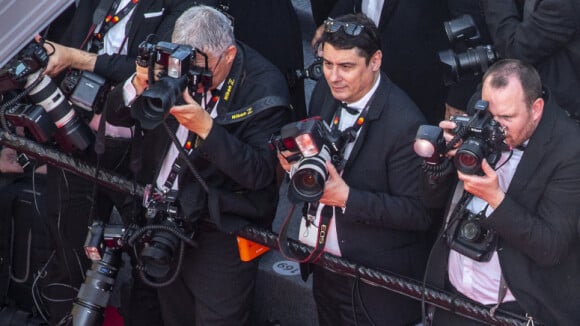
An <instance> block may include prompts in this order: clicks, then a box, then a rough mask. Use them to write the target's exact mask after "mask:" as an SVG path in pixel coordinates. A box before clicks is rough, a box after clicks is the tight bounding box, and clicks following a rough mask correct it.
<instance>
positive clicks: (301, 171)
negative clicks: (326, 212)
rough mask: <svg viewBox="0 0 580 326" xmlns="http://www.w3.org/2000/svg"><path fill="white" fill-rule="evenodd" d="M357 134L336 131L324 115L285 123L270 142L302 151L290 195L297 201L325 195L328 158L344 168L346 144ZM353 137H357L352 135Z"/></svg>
mask: <svg viewBox="0 0 580 326" xmlns="http://www.w3.org/2000/svg"><path fill="white" fill-rule="evenodd" d="M353 136H354V135H350V134H345V133H341V132H333V131H332V130H331V129H330V127H329V126H328V125H327V124H326V123H325V122H324V121H323V120H322V119H321V118H320V117H313V118H308V119H304V120H301V121H298V122H293V123H290V124H287V125H285V126H284V127H282V129H281V130H280V135H279V136H273V137H271V138H270V141H269V145H270V147H271V148H273V149H277V150H279V151H284V150H290V151H295V150H299V151H300V154H301V155H300V156H301V158H300V159H299V160H298V163H297V164H298V167H297V168H296V170H295V172H294V174H293V175H292V177H291V179H290V185H289V190H288V197H289V199H290V200H291V201H293V202H300V201H306V202H315V201H318V200H319V199H320V197H322V194H323V192H324V185H325V183H326V180H327V179H328V170H327V169H326V161H330V162H332V164H333V165H334V166H336V168H337V169H338V170H339V171H340V170H342V168H343V167H344V163H345V162H344V155H343V151H344V146H345V145H346V143H347V142H348V141H350V140H352V139H354V137H353ZM350 137H353V138H350Z"/></svg>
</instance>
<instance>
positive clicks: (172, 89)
mask: <svg viewBox="0 0 580 326" xmlns="http://www.w3.org/2000/svg"><path fill="white" fill-rule="evenodd" d="M197 55H201V56H203V57H204V58H205V65H204V66H203V67H199V66H196V65H195V58H196V56H197ZM137 64H139V65H140V66H142V67H147V68H148V69H149V72H150V78H149V83H150V86H149V87H148V88H147V89H146V90H145V91H144V92H143V94H141V96H139V97H138V98H137V99H136V100H135V102H134V103H133V105H132V110H131V115H132V117H133V118H134V119H136V120H138V121H139V122H140V123H141V127H142V128H143V129H148V130H150V129H154V128H155V127H157V126H158V125H159V124H161V123H162V122H163V120H165V118H166V117H167V115H168V114H169V109H171V107H173V106H174V105H175V103H176V102H177V100H178V99H179V98H180V97H181V94H182V92H183V91H184V90H185V87H189V90H190V91H191V92H195V90H197V88H198V85H199V84H201V85H202V86H203V88H204V89H209V88H210V87H211V85H212V82H213V74H212V72H211V71H210V70H209V68H208V64H207V56H206V55H205V54H204V53H203V52H201V51H199V50H196V49H193V48H192V47H191V46H189V45H181V44H175V43H169V42H157V43H151V42H149V41H148V40H146V41H144V42H142V43H141V44H140V45H139V54H138V58H137ZM155 64H158V65H161V66H163V67H164V69H165V72H164V73H163V76H161V77H160V78H159V80H158V81H154V78H152V77H153V76H152V72H153V71H154V69H155Z"/></svg>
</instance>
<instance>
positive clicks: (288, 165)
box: [278, 151, 300, 172]
mask: <svg viewBox="0 0 580 326" xmlns="http://www.w3.org/2000/svg"><path fill="white" fill-rule="evenodd" d="M296 155H300V152H291V151H281V152H278V161H280V166H282V168H283V169H284V171H286V172H290V169H292V165H294V163H296V159H295V158H296Z"/></svg>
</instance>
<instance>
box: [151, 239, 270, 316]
mask: <svg viewBox="0 0 580 326" xmlns="http://www.w3.org/2000/svg"><path fill="white" fill-rule="evenodd" d="M196 240H197V242H198V243H199V248H187V249H186V251H185V257H184V260H183V266H182V269H181V274H180V275H179V277H178V278H177V280H176V281H175V282H173V283H171V284H170V285H168V286H166V287H162V288H159V289H158V294H159V302H160V305H161V309H162V315H163V322H164V326H178V325H183V326H193V325H199V326H201V325H212V326H213V325H248V323H249V321H250V314H251V311H252V303H253V298H254V286H255V281H256V273H257V271H258V262H259V259H254V260H252V261H250V262H242V261H241V260H240V258H239V251H238V245H237V240H236V237H235V236H234V235H229V234H225V233H222V232H219V231H211V230H201V231H200V232H198V236H197V239H196Z"/></svg>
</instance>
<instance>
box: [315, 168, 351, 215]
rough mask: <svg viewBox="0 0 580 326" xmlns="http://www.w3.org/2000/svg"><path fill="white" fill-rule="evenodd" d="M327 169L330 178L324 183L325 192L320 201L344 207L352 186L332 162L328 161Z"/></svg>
mask: <svg viewBox="0 0 580 326" xmlns="http://www.w3.org/2000/svg"><path fill="white" fill-rule="evenodd" d="M326 169H328V180H327V181H326V184H325V185H324V194H323V195H322V198H320V203H321V204H324V205H330V206H337V207H342V208H344V207H346V200H347V199H348V193H349V191H350V188H349V186H348V185H347V184H346V182H344V179H342V177H341V176H340V174H339V173H338V171H336V168H335V167H334V165H332V163H330V162H326Z"/></svg>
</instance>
